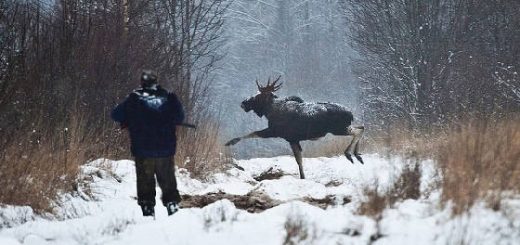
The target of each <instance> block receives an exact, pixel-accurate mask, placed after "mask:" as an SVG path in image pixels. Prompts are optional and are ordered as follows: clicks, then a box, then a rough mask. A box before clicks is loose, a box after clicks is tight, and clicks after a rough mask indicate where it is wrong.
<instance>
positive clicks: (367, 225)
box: [0, 155, 520, 245]
mask: <svg viewBox="0 0 520 245" xmlns="http://www.w3.org/2000/svg"><path fill="white" fill-rule="evenodd" d="M364 159H365V162H366V164H364V165H361V164H359V163H357V164H351V163H349V162H347V160H346V159H345V158H344V157H334V158H309V159H304V168H305V173H306V175H307V179H305V180H300V179H299V178H298V175H297V165H296V163H295V162H294V159H293V158H292V157H290V156H281V157H275V158H264V159H251V160H240V161H236V163H237V165H239V166H241V167H242V168H243V169H244V170H239V169H237V168H232V169H230V170H228V171H227V172H225V173H219V174H215V175H214V176H212V177H211V178H210V180H209V181H207V182H201V181H198V180H195V179H192V178H190V176H189V173H187V172H186V171H185V170H183V169H178V171H177V176H178V182H179V190H180V191H181V194H187V195H204V194H207V193H215V192H219V191H220V192H225V193H228V194H234V195H246V194H247V193H250V192H258V193H265V194H267V195H268V196H269V197H271V198H272V199H275V200H277V201H278V203H280V205H277V206H275V207H273V208H269V209H267V210H265V211H263V212H260V213H248V212H247V211H245V210H241V209H238V208H236V207H235V205H234V204H233V203H232V202H231V201H229V200H226V199H224V200H220V201H217V202H214V203H212V204H209V205H207V206H205V207H202V208H184V209H181V210H180V211H179V212H178V213H176V214H175V215H174V216H171V217H168V216H167V215H166V210H165V209H164V207H162V206H161V205H160V203H161V202H160V200H159V195H158V197H157V203H158V205H157V206H156V214H157V217H156V219H155V220H154V219H152V218H145V217H142V216H141V211H140V208H139V206H137V201H136V193H135V185H136V183H135V171H134V163H133V162H132V161H127V160H123V161H109V160H103V159H100V160H96V161H94V162H91V163H89V164H87V165H85V166H84V167H83V171H82V172H83V174H84V176H85V179H87V180H88V179H90V180H89V184H88V185H87V186H88V187H89V188H86V187H85V189H83V190H80V191H79V192H78V193H76V194H74V195H70V194H67V195H64V196H63V202H62V205H61V206H60V207H57V213H58V216H59V218H44V217H40V216H37V215H35V214H34V213H33V212H32V210H31V209H30V208H28V207H12V206H4V207H1V208H0V244H2V245H7V244H226V245H229V244H283V243H284V241H285V240H286V237H287V230H291V229H290V228H291V224H292V227H297V229H296V230H297V231H298V232H296V233H295V235H294V236H293V237H292V240H291V241H292V242H293V243H292V244H368V243H371V242H374V243H377V244H453V243H458V244H459V243H461V244H520V220H519V219H518V218H516V219H515V218H514V217H520V201H518V200H517V201H515V200H512V201H510V202H508V206H507V207H504V209H505V210H509V211H508V212H510V213H505V212H495V211H492V210H490V209H488V208H486V207H485V206H484V205H480V204H479V205H476V206H475V207H474V208H472V210H471V211H470V213H469V214H467V215H462V216H458V217H456V218H453V217H452V216H451V214H450V212H449V211H448V209H443V208H441V207H440V206H439V202H438V199H439V191H438V190H434V189H432V185H433V183H434V182H435V179H436V178H438V177H436V176H437V175H436V174H435V166H434V163H433V162H432V161H424V162H422V163H421V171H422V178H421V191H422V193H426V194H425V195H423V197H421V198H420V199H419V200H411V199H410V200H405V201H403V202H399V203H397V204H396V205H395V206H394V207H392V208H388V209H386V210H385V211H384V212H383V215H382V218H381V220H379V221H378V222H376V221H375V220H374V219H372V218H370V217H366V216H362V215H359V214H357V209H358V207H359V205H360V203H361V202H363V201H364V200H365V199H366V197H365V196H364V194H363V188H364V187H367V186H368V187H371V186H375V185H377V186H378V189H379V190H380V191H384V190H386V189H388V188H390V187H391V186H392V185H393V183H394V182H395V181H396V179H397V177H398V176H399V174H400V173H401V171H402V170H403V168H404V167H405V166H406V164H407V162H406V161H405V160H403V159H400V158H397V157H396V158H393V159H387V158H383V157H380V156H378V155H366V156H365V157H364ZM107 168H111V169H112V170H111V171H107V170H106V169H107ZM268 170H270V171H275V172H276V171H281V172H283V173H284V174H285V175H284V176H282V177H281V178H279V179H271V180H262V181H256V180H255V179H254V178H255V177H257V176H259V175H260V174H262V173H264V172H266V171H268ZM112 173H113V174H112ZM90 177H91V178H90ZM87 192H90V193H91V194H90V195H87V194H86V193H87ZM157 192H158V193H160V190H159V189H158V190H157ZM326 196H333V197H335V200H336V201H337V203H336V204H333V205H331V206H329V207H327V208H326V209H321V208H319V207H317V206H313V205H311V204H309V203H307V202H305V199H304V198H305V197H312V198H316V199H321V198H324V197H326ZM345 197H347V198H348V199H349V200H351V201H350V202H348V203H343V202H342V201H341V200H343V198H345ZM375 238H377V239H375Z"/></svg>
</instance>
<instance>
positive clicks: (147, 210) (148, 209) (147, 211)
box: [141, 205, 155, 216]
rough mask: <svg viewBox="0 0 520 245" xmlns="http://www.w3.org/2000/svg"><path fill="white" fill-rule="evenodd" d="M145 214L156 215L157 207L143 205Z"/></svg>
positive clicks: (142, 208)
mask: <svg viewBox="0 0 520 245" xmlns="http://www.w3.org/2000/svg"><path fill="white" fill-rule="evenodd" d="M141 210H142V211H143V216H155V208H154V206H151V205H142V206H141Z"/></svg>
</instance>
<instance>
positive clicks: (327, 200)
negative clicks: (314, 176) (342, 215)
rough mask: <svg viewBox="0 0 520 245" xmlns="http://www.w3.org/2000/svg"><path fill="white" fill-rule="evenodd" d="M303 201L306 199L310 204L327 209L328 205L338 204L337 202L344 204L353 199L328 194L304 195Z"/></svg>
mask: <svg viewBox="0 0 520 245" xmlns="http://www.w3.org/2000/svg"><path fill="white" fill-rule="evenodd" d="M302 201H304V202H306V203H308V204H310V205H314V206H316V207H319V208H322V209H326V208H327V207H329V206H332V205H336V204H338V205H344V204H347V203H350V202H351V201H352V200H351V199H350V197H343V198H342V199H340V198H338V197H336V196H333V195H327V196H326V197H324V198H312V197H304V198H303V200H302Z"/></svg>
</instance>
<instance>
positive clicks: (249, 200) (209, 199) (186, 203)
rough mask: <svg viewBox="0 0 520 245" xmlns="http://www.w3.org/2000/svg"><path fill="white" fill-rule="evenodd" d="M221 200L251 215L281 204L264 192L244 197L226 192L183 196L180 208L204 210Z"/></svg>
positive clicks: (253, 192) (255, 192)
mask: <svg viewBox="0 0 520 245" xmlns="http://www.w3.org/2000/svg"><path fill="white" fill-rule="evenodd" d="M221 199H228V200H230V201H231V202H233V203H234V204H235V206H236V207H237V208H238V209H243V210H246V211H247V212H250V213H259V212H262V211H264V210H266V209H270V208H272V207H275V206H278V205H280V204H281V202H280V201H278V200H274V199H272V198H271V197H269V196H268V195H267V194H265V193H263V192H258V191H251V192H249V193H247V195H243V196H241V195H232V194H227V193H224V192H217V193H208V194H205V195H193V196H190V195H182V201H181V203H180V206H181V207H182V208H193V207H198V208H202V207H204V206H206V205H208V204H211V203H214V202H216V201H218V200H221Z"/></svg>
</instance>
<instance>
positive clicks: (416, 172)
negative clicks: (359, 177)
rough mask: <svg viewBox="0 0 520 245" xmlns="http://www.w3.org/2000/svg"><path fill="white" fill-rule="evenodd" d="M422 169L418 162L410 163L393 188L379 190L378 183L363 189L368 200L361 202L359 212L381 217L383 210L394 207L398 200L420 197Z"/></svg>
mask: <svg viewBox="0 0 520 245" xmlns="http://www.w3.org/2000/svg"><path fill="white" fill-rule="evenodd" d="M420 181H421V170H420V167H419V164H418V163H417V162H415V163H413V164H410V165H408V166H407V167H406V168H405V169H403V172H402V173H401V174H400V175H399V177H398V179H397V181H396V182H395V183H394V185H393V186H392V188H391V189H390V190H389V191H387V192H385V193H382V192H381V191H379V190H378V184H377V183H376V184H375V185H374V187H367V188H365V189H364V190H363V192H364V194H365V196H366V197H367V199H366V201H364V202H363V203H361V205H360V207H359V209H358V213H359V214H361V215H367V216H371V217H374V218H375V219H376V220H380V219H381V215H382V213H383V211H384V210H385V209H386V208H388V207H392V206H393V205H394V204H395V203H396V202H398V201H402V200H406V199H419V198H420V197H421V192H420V183H421V182H420Z"/></svg>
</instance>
